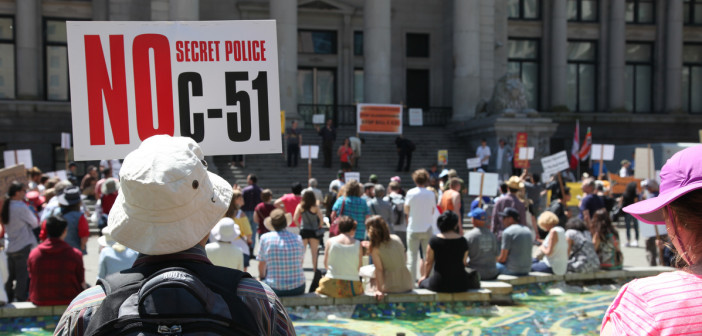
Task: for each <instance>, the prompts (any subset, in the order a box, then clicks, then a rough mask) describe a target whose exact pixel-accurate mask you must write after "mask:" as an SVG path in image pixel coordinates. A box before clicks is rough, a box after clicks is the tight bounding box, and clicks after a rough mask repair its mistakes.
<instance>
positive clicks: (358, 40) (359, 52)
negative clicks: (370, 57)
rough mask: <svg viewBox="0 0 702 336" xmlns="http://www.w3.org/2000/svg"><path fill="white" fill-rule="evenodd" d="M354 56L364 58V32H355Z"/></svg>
mask: <svg viewBox="0 0 702 336" xmlns="http://www.w3.org/2000/svg"><path fill="white" fill-rule="evenodd" d="M353 54H354V55H355V56H363V32H362V31H355V32H353Z"/></svg>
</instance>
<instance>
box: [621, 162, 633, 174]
mask: <svg viewBox="0 0 702 336" xmlns="http://www.w3.org/2000/svg"><path fill="white" fill-rule="evenodd" d="M620 164H621V165H622V167H621V168H619V177H628V176H629V168H630V167H631V162H630V161H629V160H627V159H624V160H622V162H620Z"/></svg>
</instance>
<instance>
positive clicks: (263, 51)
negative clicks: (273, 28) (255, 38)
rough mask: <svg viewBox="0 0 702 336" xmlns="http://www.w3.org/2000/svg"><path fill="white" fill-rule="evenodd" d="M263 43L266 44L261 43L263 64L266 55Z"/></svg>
mask: <svg viewBox="0 0 702 336" xmlns="http://www.w3.org/2000/svg"><path fill="white" fill-rule="evenodd" d="M265 43H266V41H261V61H264V62H265V61H266V54H265V52H266V47H264V44H265Z"/></svg>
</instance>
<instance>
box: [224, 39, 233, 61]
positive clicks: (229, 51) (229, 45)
mask: <svg viewBox="0 0 702 336" xmlns="http://www.w3.org/2000/svg"><path fill="white" fill-rule="evenodd" d="M224 54H225V55H227V61H229V55H231V54H232V42H231V41H226V42H224Z"/></svg>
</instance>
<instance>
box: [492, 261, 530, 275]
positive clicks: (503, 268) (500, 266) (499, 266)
mask: <svg viewBox="0 0 702 336" xmlns="http://www.w3.org/2000/svg"><path fill="white" fill-rule="evenodd" d="M497 273H499V274H506V275H516V276H519V275H528V273H514V272H510V270H508V269H507V266H506V265H505V264H502V263H497Z"/></svg>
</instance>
